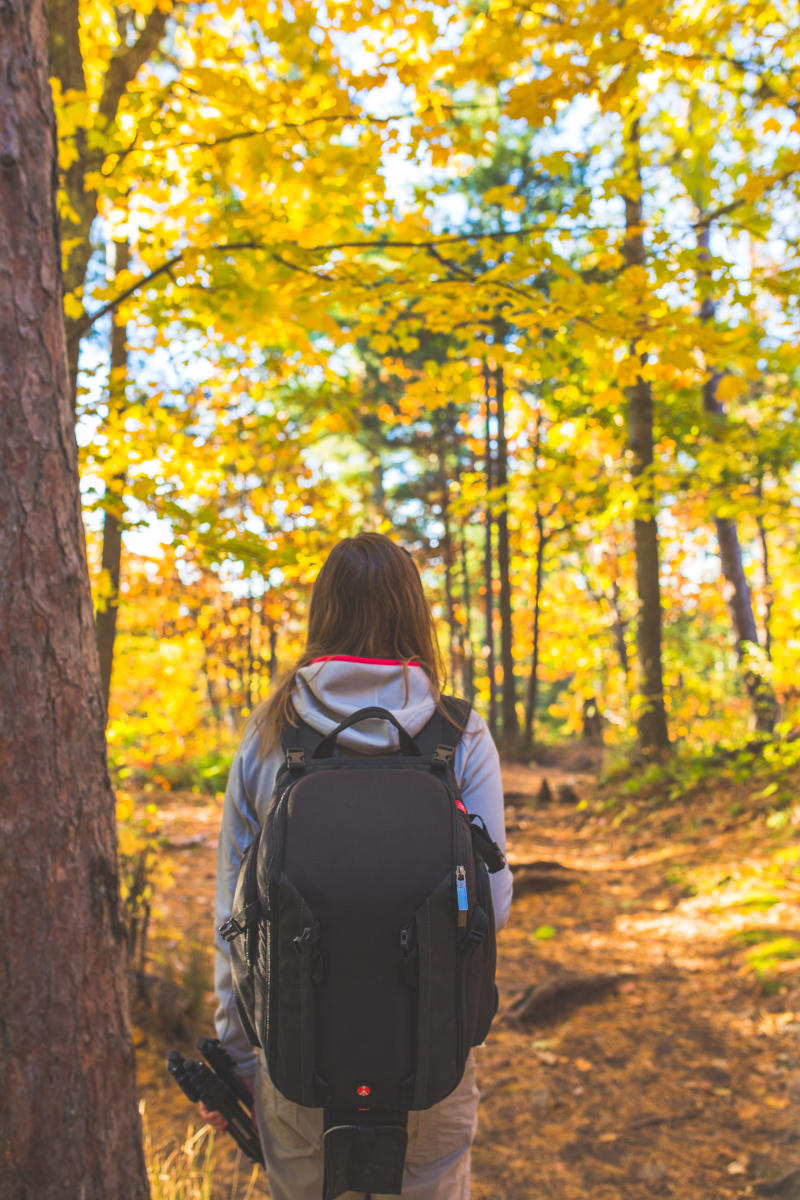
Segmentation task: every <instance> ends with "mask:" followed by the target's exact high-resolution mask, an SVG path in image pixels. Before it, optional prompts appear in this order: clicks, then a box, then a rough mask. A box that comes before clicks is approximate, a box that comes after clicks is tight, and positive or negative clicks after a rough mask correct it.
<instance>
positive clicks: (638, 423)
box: [623, 119, 669, 755]
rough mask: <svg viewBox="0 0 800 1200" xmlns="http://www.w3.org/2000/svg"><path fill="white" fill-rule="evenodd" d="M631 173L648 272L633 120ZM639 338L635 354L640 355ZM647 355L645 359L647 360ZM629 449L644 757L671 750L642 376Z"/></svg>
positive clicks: (634, 238)
mask: <svg viewBox="0 0 800 1200" xmlns="http://www.w3.org/2000/svg"><path fill="white" fill-rule="evenodd" d="M629 151H630V162H629V164H628V175H629V178H631V179H632V183H633V186H632V190H631V193H630V194H626V195H625V196H624V200H625V243H624V246H623V257H624V259H625V263H626V266H627V267H628V268H629V269H630V268H637V269H638V270H640V271H644V269H645V267H646V262H647V260H646V253H645V244H644V234H643V226H642V220H643V212H642V177H641V161H640V154H639V122H638V119H637V120H634V121H633V123H632V126H631V132H630V135H629ZM635 340H636V339H634V342H633V345H632V347H631V353H632V354H636V353H637V352H636V349H635ZM642 357H643V356H642ZM628 445H629V448H630V451H631V458H632V464H631V474H632V476H633V480H634V483H635V485H636V492H637V505H636V516H635V517H634V522H633V532H634V545H635V552H636V592H637V596H638V601H639V608H638V613H637V627H636V649H637V654H638V659H639V672H640V680H639V692H640V697H639V700H640V706H639V713H638V717H637V731H638V735H639V743H640V745H641V748H642V750H643V751H644V753H645V754H648V755H658V754H661V753H663V751H665V750H666V749H667V748H668V747H669V734H668V732H667V716H666V709H665V707H664V683H663V678H662V665H661V588H660V583H659V563H658V526H657V524H656V516H655V492H654V487H653V483H652V477H651V473H650V472H651V468H652V465H653V457H654V453H653V393H652V389H651V386H650V383H649V381H647V380H646V379H643V378H642V376H641V375H639V376H638V377H637V379H636V382H635V383H634V384H633V386H632V387H630V388H628Z"/></svg>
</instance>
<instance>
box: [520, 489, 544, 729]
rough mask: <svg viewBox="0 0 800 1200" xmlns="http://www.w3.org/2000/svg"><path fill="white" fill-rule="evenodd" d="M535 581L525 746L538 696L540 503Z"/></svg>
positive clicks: (541, 563)
mask: <svg viewBox="0 0 800 1200" xmlns="http://www.w3.org/2000/svg"><path fill="white" fill-rule="evenodd" d="M536 531H537V533H538V535H539V536H538V541H537V543H536V583H535V585H534V594H533V651H532V653H531V673H530V676H529V678H528V694H527V696H526V698H525V748H526V750H530V748H531V747H532V746H533V736H534V726H535V721H536V703H537V700H538V698H539V618H540V614H541V609H542V584H543V582H544V551H545V546H546V544H547V535H546V534H545V531H544V517H543V516H542V509H541V505H539V504H537V505H536Z"/></svg>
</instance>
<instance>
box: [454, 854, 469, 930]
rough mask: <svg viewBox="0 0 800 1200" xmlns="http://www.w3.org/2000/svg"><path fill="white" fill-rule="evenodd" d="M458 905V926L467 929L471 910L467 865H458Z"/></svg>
mask: <svg viewBox="0 0 800 1200" xmlns="http://www.w3.org/2000/svg"><path fill="white" fill-rule="evenodd" d="M456 907H457V909H458V928H459V929H466V927H467V913H468V911H469V899H468V897H467V868H466V867H456Z"/></svg>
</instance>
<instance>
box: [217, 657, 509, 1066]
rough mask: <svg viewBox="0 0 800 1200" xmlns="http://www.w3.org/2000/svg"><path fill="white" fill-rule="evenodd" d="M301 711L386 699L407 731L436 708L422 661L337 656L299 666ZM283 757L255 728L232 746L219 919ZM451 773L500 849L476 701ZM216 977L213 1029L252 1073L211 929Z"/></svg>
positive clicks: (389, 742)
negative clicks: (262, 750) (406, 663)
mask: <svg viewBox="0 0 800 1200" xmlns="http://www.w3.org/2000/svg"><path fill="white" fill-rule="evenodd" d="M292 699H293V702H294V706H295V709H296V710H297V713H298V715H299V716H300V717H302V719H303V720H304V721H305V722H306V723H307V724H308V725H310V726H311V727H312V728H313V729H316V730H318V731H319V732H320V733H322V734H326V733H330V732H331V730H332V729H335V728H336V726H337V725H338V724H339V723H340V722H341V721H343V720H344V719H345V718H346V717H349V716H350V715H351V713H353V712H355V711H356V710H357V709H359V708H366V707H368V706H370V705H378V706H380V707H381V708H386V709H388V710H389V712H391V713H392V715H393V716H394V717H396V718H397V720H398V721H399V722H400V724H401V725H402V726H403V728H404V729H405V730H406V731H407V732H408V733H409V734H410V735H411V736H412V737H413V736H414V734H416V733H419V731H420V730H421V729H422V727H423V726H424V725H425V724H426V722H427V721H428V720H429V718H430V717H431V716H432V715H433V710H434V703H435V702H434V697H433V693H432V691H431V686H430V683H429V681H428V677H427V675H426V674H425V672H424V671H423V670H422V668H421V667H416V666H411V667H408V668H407V670H406V671H405V672H404V670H403V666H402V664H400V663H396V662H390V661H385V660H379V659H363V658H349V657H342V656H340V657H336V658H326V659H322V660H319V661H318V662H313V663H311V664H310V665H309V666H307V667H304V668H302V669H301V670H300V671H299V672H298V676H297V685H296V689H295V692H294V695H293V697H292ZM338 740H339V741H340V742H341V744H342V746H344V747H345V748H346V749H349V750H357V751H361V752H365V753H370V752H375V753H378V752H382V751H387V750H392V749H396V748H397V745H398V740H397V731H396V729H395V728H394V726H393V725H390V724H389V722H388V721H381V720H372V721H364V722H363V723H362V724H360V725H358V726H356V727H351V728H349V729H347V730H345V731H344V732H343V733H342V734H340V736H339V739H338ZM280 762H281V753H280V751H277V752H275V753H273V754H270V755H269V756H268V757H266V758H262V757H261V755H260V754H259V751H258V739H257V737H256V736H255V735H254V734H253V733H252V732H251V733H250V734H249V735H248V736H246V737H245V739H244V741H243V742H242V744H241V745H240V747H239V749H238V751H237V752H236V757H235V758H234V760H233V764H232V766H231V773H230V776H229V778H228V787H227V790H226V792H225V805H224V808H223V813H222V827H221V829H220V837H219V853H218V860H217V898H216V908H215V926H217V927H218V926H219V925H220V924H221V922H222V921H224V920H225V918H226V917H227V916H228V915H229V914H230V912H231V907H232V904H233V893H234V889H235V887H236V880H237V877H238V874H239V864H240V862H241V860H242V856H243V855H244V852H245V850H246V849H247V847H248V846H249V845H250V843H251V841H252V840H253V838H254V836H255V834H256V831H257V830H258V828H259V826H260V825H261V824H262V823H263V821H264V818H265V816H266V812H267V807H268V805H269V801H270V797H271V795H272V788H273V784H274V782H275V775H276V773H277V770H278V767H279V766H280ZM454 769H455V776H456V779H457V781H458V784H459V787H460V789H461V795H462V797H463V800H464V803H465V805H466V808H467V811H468V812H470V813H475V814H477V815H478V816H480V817H482V818H483V820H484V821H485V823H486V828H487V829H488V831H489V834H490V835H491V837H492V838H493V839H494V841H495V842H497V844H498V846H500V848H501V849H502V850H503V851H504V852H505V848H506V830H505V817H504V812H503V785H502V781H501V778H500V760H499V758H498V754H497V750H496V748H495V745H494V742H493V741H492V738H491V735H490V733H489V730H488V729H487V727H486V723H485V722H484V720H483V718H482V717H480V716H479V715H478V714H477V713H476V712H475V711H474V710H473V712H472V714H471V715H470V719H469V721H468V723H467V728H466V731H465V733H464V734H463V736H462V738H461V741H460V742H459V744H458V747H457V749H456V755H455V760H454ZM490 879H491V887H492V901H493V904H494V912H495V922H496V924H497V928H498V929H500V928H501V927H502V926H503V925H504V924H505V923H506V921H507V920H508V913H509V908H510V906H511V872H510V871H509V869H508V867H504V868H503V870H501V871H498V872H497V873H496V874H495V875H492V876H491V877H490ZM215 945H216V962H215V971H214V985H215V990H216V993H217V1011H216V1015H215V1022H216V1028H217V1036H218V1037H219V1039H220V1041H221V1042H222V1044H223V1046H224V1047H225V1049H226V1050H227V1051H228V1053H229V1054H230V1055H231V1056H232V1057H233V1059H234V1061H235V1062H236V1063H237V1067H238V1069H239V1072H240V1074H242V1075H243V1076H244V1077H247V1076H248V1075H252V1074H253V1073H254V1072H255V1068H256V1058H255V1055H254V1054H253V1052H252V1047H251V1046H250V1043H249V1042H248V1041H247V1038H246V1037H245V1034H244V1031H243V1029H242V1026H241V1023H240V1021H239V1016H238V1013H237V1011H236V1002H235V1000H234V996H233V985H232V983H231V961H230V952H229V947H228V944H227V943H226V942H224V941H223V940H222V938H221V937H220V936H219V934H218V933H217V934H216V941H215Z"/></svg>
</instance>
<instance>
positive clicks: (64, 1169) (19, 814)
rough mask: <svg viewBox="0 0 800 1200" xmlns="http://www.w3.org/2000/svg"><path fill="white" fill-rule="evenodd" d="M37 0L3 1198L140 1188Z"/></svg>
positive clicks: (4, 98) (3, 609) (0, 664)
mask: <svg viewBox="0 0 800 1200" xmlns="http://www.w3.org/2000/svg"><path fill="white" fill-rule="evenodd" d="M48 74H49V71H48V52H47V27H46V24H45V13H44V4H43V3H42V2H41V0H32V3H30V4H14V5H8V4H6V5H3V6H2V8H0V108H1V109H2V111H3V116H4V120H3V127H2V135H1V136H2V145H0V245H1V246H2V247H3V250H2V266H0V329H1V330H2V342H3V358H2V366H0V455H2V464H1V469H0V509H1V510H2V512H3V520H2V522H0V562H2V571H0V659H1V661H0V689H2V691H1V693H0V698H1V699H2V711H3V723H2V730H0V763H1V764H2V780H3V782H2V786H1V788H0V804H1V805H2V822H3V837H2V839H0V879H1V880H2V888H3V918H4V924H5V928H6V931H7V936H6V937H4V939H3V950H2V978H3V986H2V989H0V1039H1V1040H2V1045H3V1049H4V1062H5V1066H4V1086H3V1089H2V1099H0V1128H1V1129H2V1147H0V1158H1V1159H2V1164H3V1167H2V1173H3V1191H4V1194H5V1195H6V1196H8V1197H9V1198H17V1197H18V1198H19V1200H22V1198H23V1197H27V1196H37V1197H41V1198H42V1200H49V1198H50V1197H52V1198H53V1200H56V1197H63V1196H79V1195H80V1196H85V1197H87V1198H89V1197H96V1198H97V1200H100V1198H101V1197H109V1196H125V1197H131V1198H132V1200H136V1198H138V1197H145V1196H147V1195H148V1186H147V1181H146V1176H145V1169H144V1161H143V1155H142V1148H141V1138H140V1128H139V1117H138V1112H137V1105H136V1096H135V1091H134V1076H133V1046H132V1041H131V1035H130V1028H129V1023H128V998H127V988H126V978H125V970H124V963H125V955H124V930H123V925H122V921H121V916H120V907H119V888H118V879H117V866H116V855H115V830H114V799H113V794H112V791H111V787H110V784H109V779H108V772H107V769H106V756H105V744H104V738H103V724H104V713H103V702H102V697H101V691H100V680H99V670H98V661H97V651H96V647H95V641H94V629H93V623H92V609H91V598H90V594H89V581H88V575H87V570H86V557H85V549H84V538H83V529H82V525H81V517H80V508H79V497H78V474H77V451H76V446H75V437H74V432H73V414H72V394H71V389H70V380H69V370H68V365H67V358H66V348H65V340H64V320H63V311H62V284H61V268H60V262H59V244H58V234H57V217H56V208H55V203H56V196H55V156H56V147H55V125H54V120H53V106H52V100H51V97H50V89H49V83H48Z"/></svg>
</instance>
